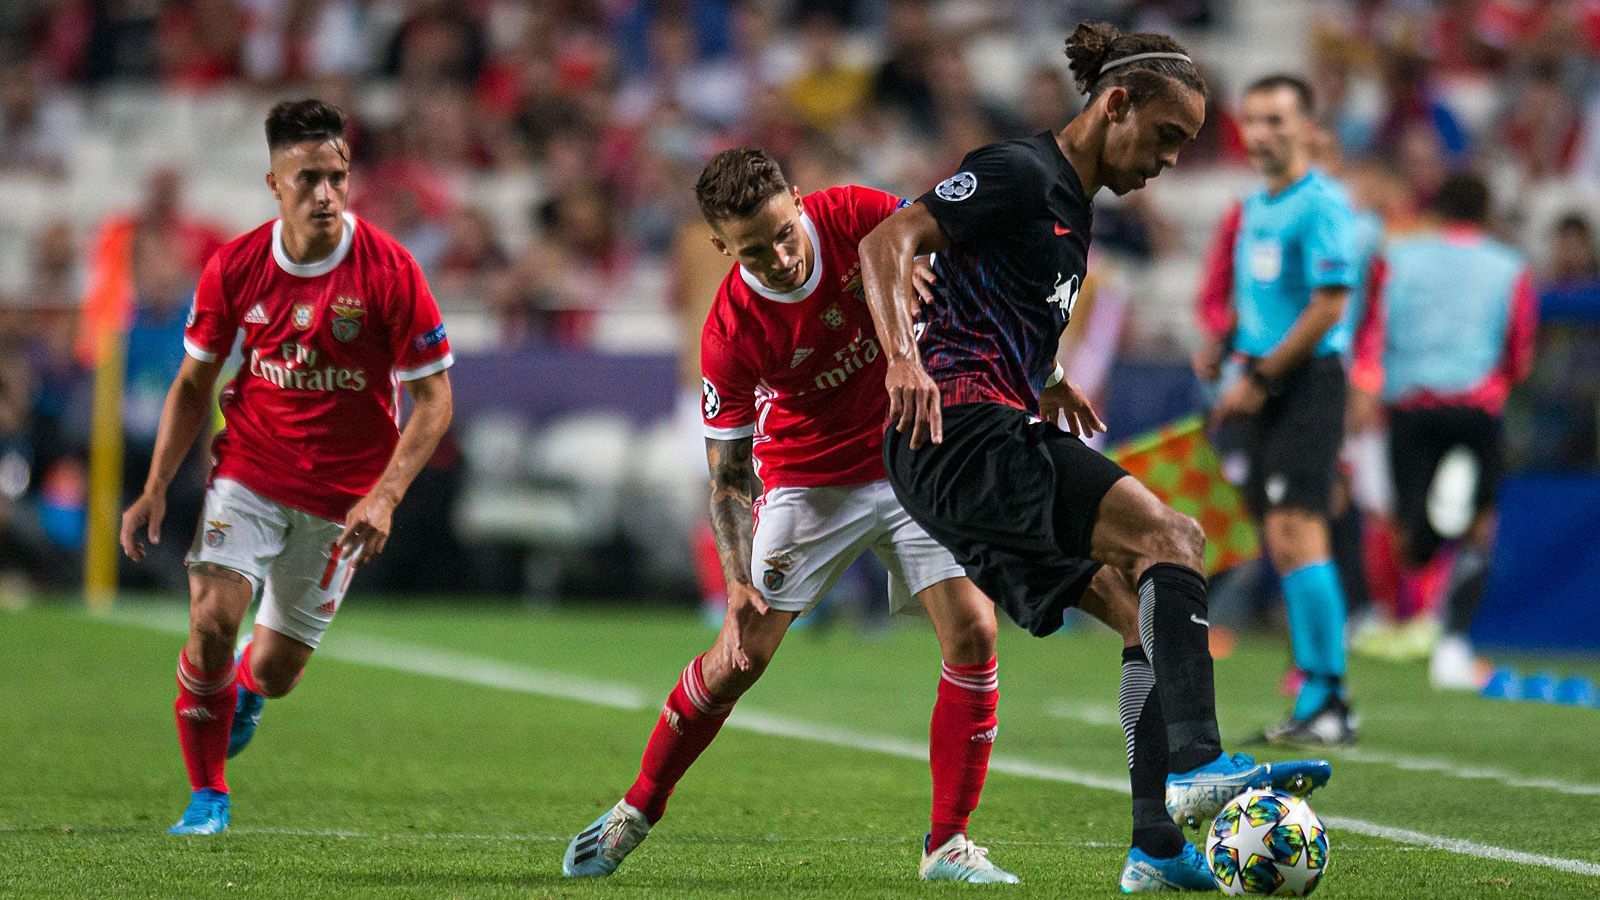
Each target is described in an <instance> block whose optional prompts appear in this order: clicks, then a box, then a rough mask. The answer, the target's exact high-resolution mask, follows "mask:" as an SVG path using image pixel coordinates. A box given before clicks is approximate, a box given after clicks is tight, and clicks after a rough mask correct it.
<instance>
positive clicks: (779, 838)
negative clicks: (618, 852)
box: [0, 825, 1429, 853]
mask: <svg viewBox="0 0 1600 900" xmlns="http://www.w3.org/2000/svg"><path fill="white" fill-rule="evenodd" d="M150 833H151V829H150V828H149V827H148V826H143V825H139V826H135V825H114V826H107V827H96V826H85V827H82V828H79V827H75V826H56V827H54V828H37V827H33V828H0V835H13V836H15V835H44V836H50V837H72V836H75V835H105V834H150ZM228 834H230V835H239V836H243V837H252V836H265V837H295V838H336V839H338V840H351V841H379V842H387V841H396V842H398V841H415V842H430V841H437V842H440V843H449V842H460V843H485V844H565V843H567V842H568V841H570V840H572V836H571V835H560V834H519V833H515V832H507V833H502V834H472V833H467V832H458V831H353V830H351V829H348V828H273V827H258V826H250V825H230V826H228ZM913 840H915V839H914V838H913V839H908V838H905V837H895V836H891V835H862V834H829V835H812V836H807V837H795V836H794V835H792V834H747V835H743V836H741V837H739V838H737V839H730V838H729V837H728V836H727V835H721V834H717V835H703V834H680V833H676V832H669V833H666V834H663V835H662V836H661V837H659V838H657V839H656V841H655V842H656V843H662V842H664V843H677V844H850V845H852V846H860V845H874V846H877V845H881V846H885V847H891V846H901V845H903V844H906V843H909V842H910V841H913ZM984 843H985V844H987V845H989V846H991V847H1083V848H1087V849H1098V850H1122V849H1125V848H1126V847H1127V845H1126V844H1122V843H1115V842H1112V841H1085V840H1071V839H1068V840H1054V841H1037V840H1008V839H1005V838H999V839H996V840H987V841H984ZM1339 849H1340V852H1342V853H1351V852H1360V853H1373V852H1382V853H1396V852H1399V853H1416V852H1421V851H1424V850H1427V849H1429V848H1427V847H1387V846H1385V847H1377V846H1365V847H1340V848H1339Z"/></svg>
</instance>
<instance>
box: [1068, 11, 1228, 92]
mask: <svg viewBox="0 0 1600 900" xmlns="http://www.w3.org/2000/svg"><path fill="white" fill-rule="evenodd" d="M1066 52H1067V59H1068V61H1069V62H1070V63H1071V65H1070V68H1071V69H1072V77H1073V78H1074V79H1076V80H1077V82H1078V90H1079V91H1080V92H1081V93H1083V94H1084V95H1085V96H1087V97H1088V98H1089V101H1090V102H1093V101H1094V99H1095V98H1096V97H1099V96H1100V95H1101V94H1102V93H1105V92H1106V91H1108V90H1110V89H1111V88H1113V87H1120V88H1123V89H1125V90H1127V92H1128V95H1129V97H1130V98H1131V99H1132V100H1133V103H1134V105H1135V106H1137V105H1139V104H1141V103H1143V102H1145V101H1146V100H1149V99H1150V98H1152V97H1156V96H1160V95H1161V94H1163V93H1164V92H1166V91H1169V90H1171V89H1172V87H1173V85H1174V84H1181V85H1183V86H1184V87H1186V88H1188V89H1190V90H1192V91H1196V92H1198V93H1200V94H1201V95H1204V94H1205V92H1206V82H1205V79H1204V78H1201V77H1200V69H1199V68H1198V67H1196V66H1195V64H1194V62H1193V61H1191V60H1188V59H1179V58H1175V57H1178V56H1183V57H1187V56H1188V52H1187V51H1185V50H1184V49H1183V46H1182V45H1181V44H1179V43H1178V42H1177V41H1175V40H1173V39H1172V38H1169V37H1167V36H1166V35H1164V34H1155V33H1153V32H1148V31H1138V32H1134V33H1131V34H1123V33H1122V32H1121V31H1119V30H1117V27H1116V26H1115V25H1112V24H1109V23H1107V22H1097V23H1095V24H1092V25H1091V24H1089V23H1088V22H1080V23H1078V27H1077V29H1075V30H1074V31H1073V32H1072V34H1071V35H1070V36H1069V37H1068V38H1067V50H1066ZM1146 53H1153V54H1163V55H1160V56H1155V57H1148V58H1142V59H1137V60H1133V61H1131V62H1125V63H1122V64H1118V62H1117V61H1118V60H1126V59H1128V58H1129V57H1132V56H1142V55H1143V54H1146ZM1167 54H1170V55H1167Z"/></svg>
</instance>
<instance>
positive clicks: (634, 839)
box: [561, 800, 650, 878]
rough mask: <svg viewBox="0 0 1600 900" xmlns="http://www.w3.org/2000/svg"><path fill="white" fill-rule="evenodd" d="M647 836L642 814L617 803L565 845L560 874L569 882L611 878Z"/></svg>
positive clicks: (647, 824)
mask: <svg viewBox="0 0 1600 900" xmlns="http://www.w3.org/2000/svg"><path fill="white" fill-rule="evenodd" d="M649 834H650V822H649V820H647V819H646V818H645V817H644V813H641V812H639V811H638V810H637V809H634V808H633V807H631V806H629V805H628V803H627V801H625V800H621V801H618V802H617V805H616V806H613V807H611V808H610V809H608V810H606V811H605V814H604V815H602V816H600V818H598V819H595V820H594V822H593V823H592V824H591V825H590V826H589V827H588V828H585V829H584V830H582V831H580V832H578V836H577V837H575V838H573V839H572V843H570V844H568V845H567V852H566V855H565V856H563V857H561V874H563V875H565V876H567V877H568V878H589V877H594V876H597V875H599V876H605V875H610V874H611V873H612V872H615V871H616V870H617V866H620V865H622V861H623V860H624V859H626V858H627V856H628V854H629V853H632V852H633V848H635V847H637V846H639V842H640V841H642V840H644V839H645V837H646V836H648V835H649Z"/></svg>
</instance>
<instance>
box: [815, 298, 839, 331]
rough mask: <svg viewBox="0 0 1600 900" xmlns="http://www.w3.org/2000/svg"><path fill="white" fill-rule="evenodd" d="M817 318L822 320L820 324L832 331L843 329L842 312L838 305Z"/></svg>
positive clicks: (832, 306)
mask: <svg viewBox="0 0 1600 900" xmlns="http://www.w3.org/2000/svg"><path fill="white" fill-rule="evenodd" d="M818 318H820V319H821V320H822V324H824V325H826V326H828V327H829V328H832V329H833V330H834V331H838V330H839V329H841V328H843V327H844V312H843V311H842V310H840V309H839V304H837V303H835V304H832V305H831V306H829V307H828V308H827V309H825V310H823V311H822V315H820V316H818Z"/></svg>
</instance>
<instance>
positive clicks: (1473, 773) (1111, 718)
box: [1045, 701, 1600, 797]
mask: <svg viewBox="0 0 1600 900" xmlns="http://www.w3.org/2000/svg"><path fill="white" fill-rule="evenodd" d="M1045 711H1046V712H1047V713H1049V714H1050V715H1052V716H1055V717H1056V718H1058V719H1067V720H1069V721H1073V722H1081V723H1083V724H1085V725H1097V726H1105V727H1115V728H1118V729H1120V728H1121V727H1122V723H1121V722H1120V721H1119V720H1118V719H1117V718H1116V712H1115V710H1114V709H1112V708H1111V707H1110V706H1105V705H1093V704H1083V703H1067V702H1065V701H1062V702H1057V703H1054V704H1052V705H1051V706H1049V707H1048V708H1047V709H1046V710H1045ZM1322 753H1323V755H1324V756H1327V757H1328V758H1330V759H1332V760H1334V761H1335V762H1354V763H1368V764H1371V765H1379V766H1389V767H1391V768H1395V769H1400V770H1402V771H1406V772H1435V773H1438V774H1440V775H1449V776H1451V777H1453V778H1464V779H1466V780H1469V781H1496V782H1499V783H1500V784H1503V785H1505V786H1506V787H1511V788H1519V789H1529V790H1542V791H1551V792H1553V793H1557V794H1565V795H1567V796H1569V797H1600V784H1584V783H1581V782H1572V781H1558V780H1556V779H1553V778H1531V777H1529V776H1526V775H1518V774H1516V773H1514V772H1507V771H1505V770H1504V769H1495V768H1490V767H1488V766H1473V765H1468V764H1466V763H1460V762H1456V761H1454V760H1450V759H1445V758H1443V757H1438V756H1407V755H1405V754H1400V753H1382V752H1377V751H1373V750H1367V749H1361V748H1353V747H1329V748H1326V749H1325V750H1323V751H1322Z"/></svg>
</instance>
